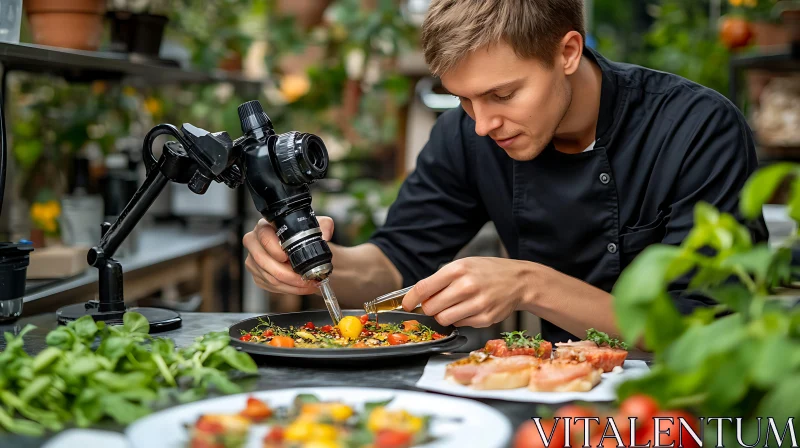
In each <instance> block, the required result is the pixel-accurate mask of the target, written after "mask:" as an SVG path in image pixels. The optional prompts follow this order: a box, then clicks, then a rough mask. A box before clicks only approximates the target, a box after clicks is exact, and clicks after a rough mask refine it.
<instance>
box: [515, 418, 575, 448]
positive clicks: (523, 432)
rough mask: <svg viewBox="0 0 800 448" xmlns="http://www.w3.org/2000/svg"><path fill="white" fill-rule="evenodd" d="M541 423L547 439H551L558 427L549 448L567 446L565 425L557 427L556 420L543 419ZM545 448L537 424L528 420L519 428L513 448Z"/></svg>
mask: <svg viewBox="0 0 800 448" xmlns="http://www.w3.org/2000/svg"><path fill="white" fill-rule="evenodd" d="M559 421H560V420H559ZM540 422H541V424H542V431H543V432H544V436H545V437H550V432H551V431H552V430H553V426H555V427H556V429H555V431H553V437H552V438H551V439H550V445H549V448H563V447H564V445H566V441H565V440H564V426H563V423H562V424H559V425H557V426H556V423H555V420H545V419H542V420H540ZM545 446H546V445H545V443H544V440H542V436H541V435H540V434H539V429H538V428H536V422H534V421H533V420H528V421H526V422H525V423H523V424H521V425H520V426H519V429H517V433H516V435H515V436H514V444H513V448H543V447H545ZM572 446H575V445H572Z"/></svg>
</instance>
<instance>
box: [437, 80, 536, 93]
mask: <svg viewBox="0 0 800 448" xmlns="http://www.w3.org/2000/svg"><path fill="white" fill-rule="evenodd" d="M523 79H524V78H519V79H514V80H511V81H507V82H504V83H501V84H498V85H496V86H494V87H492V88H490V89H488V90H486V91H484V92H482V93H480V94H478V97H481V96H486V95H488V94H490V93H493V92H495V91H497V90H501V89H504V88H506V87H510V86H512V85H514V84H518V83H519V82H521V81H522V80H523ZM442 88H443V89H444V90H445V91H446V92H447V93H448V94H450V95H453V96H458V95H455V94H454V93H452V92H450V89H448V88H447V87H445V85H444V84H442Z"/></svg>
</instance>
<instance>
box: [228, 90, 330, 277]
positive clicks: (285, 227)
mask: <svg viewBox="0 0 800 448" xmlns="http://www.w3.org/2000/svg"><path fill="white" fill-rule="evenodd" d="M239 120H240V121H241V123H242V133H243V136H242V138H241V139H239V140H237V144H239V145H240V146H241V151H242V152H241V154H242V162H243V166H244V170H245V173H244V179H245V182H246V183H247V187H248V189H249V190H250V195H251V197H252V198H253V202H254V203H255V206H256V208H257V209H258V211H259V212H260V213H261V215H262V216H263V217H264V218H265V219H266V220H267V221H269V222H270V223H272V224H274V225H275V229H276V233H277V235H278V237H279V238H280V241H281V247H282V248H283V250H284V251H285V252H286V254H287V255H288V256H289V261H290V262H291V264H292V268H293V269H294V271H295V272H297V273H298V274H300V275H301V276H302V277H303V279H305V280H324V279H326V278H327V277H328V276H329V275H330V274H331V272H332V271H333V265H332V264H331V258H332V254H331V250H330V247H328V244H327V243H326V242H325V240H323V239H322V230H321V229H320V228H319V222H317V218H316V217H315V215H314V210H313V209H312V208H311V193H310V191H309V184H311V183H313V182H314V181H316V180H318V179H322V178H324V177H325V175H326V173H327V171H328V150H327V149H326V148H325V143H323V141H322V139H321V138H319V137H318V136H316V135H314V134H307V133H302V132H294V131H292V132H285V133H283V134H275V131H274V129H273V128H272V122H271V121H270V119H269V117H268V116H267V114H266V113H264V110H263V109H262V108H261V103H259V102H258V101H249V102H247V103H244V104H242V105H241V106H239ZM239 142H241V143H239Z"/></svg>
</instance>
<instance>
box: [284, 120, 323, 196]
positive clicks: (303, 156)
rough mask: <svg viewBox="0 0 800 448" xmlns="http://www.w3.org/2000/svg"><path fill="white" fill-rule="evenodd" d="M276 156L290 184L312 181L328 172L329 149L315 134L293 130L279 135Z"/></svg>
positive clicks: (285, 179)
mask: <svg viewBox="0 0 800 448" xmlns="http://www.w3.org/2000/svg"><path fill="white" fill-rule="evenodd" d="M275 156H276V158H277V160H278V170H279V171H280V175H281V177H282V178H283V180H284V182H286V183H287V184H289V185H302V184H307V183H311V182H313V181H315V180H317V179H322V178H324V177H325V174H327V172H328V150H327V148H326V147H325V143H323V141H322V139H321V138H319V137H318V136H316V135H314V134H308V133H303V132H295V131H292V132H285V133H283V134H280V135H278V139H277V141H276V142H275Z"/></svg>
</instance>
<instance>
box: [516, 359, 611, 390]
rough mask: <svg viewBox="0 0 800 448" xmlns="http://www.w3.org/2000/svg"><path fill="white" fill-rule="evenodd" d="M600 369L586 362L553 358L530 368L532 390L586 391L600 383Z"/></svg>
mask: <svg viewBox="0 0 800 448" xmlns="http://www.w3.org/2000/svg"><path fill="white" fill-rule="evenodd" d="M602 373H603V371H602V370H601V369H598V368H595V367H593V366H592V365H591V364H589V363H586V362H576V361H561V360H553V361H548V362H542V363H540V364H539V365H538V366H536V367H534V368H532V369H531V370H530V381H529V383H528V389H529V390H531V391H533V392H588V391H590V390H592V389H593V388H594V387H595V386H597V385H598V384H599V383H600V378H601V374H602Z"/></svg>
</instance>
